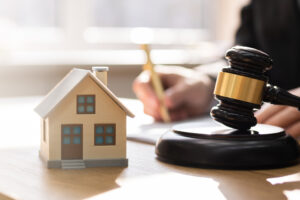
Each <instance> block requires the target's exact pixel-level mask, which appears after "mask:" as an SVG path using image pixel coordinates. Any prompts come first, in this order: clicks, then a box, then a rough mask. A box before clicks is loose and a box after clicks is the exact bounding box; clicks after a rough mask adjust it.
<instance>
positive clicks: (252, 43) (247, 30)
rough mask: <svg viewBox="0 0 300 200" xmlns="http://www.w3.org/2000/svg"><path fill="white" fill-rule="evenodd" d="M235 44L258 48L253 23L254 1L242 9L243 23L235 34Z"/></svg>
mask: <svg viewBox="0 0 300 200" xmlns="http://www.w3.org/2000/svg"><path fill="white" fill-rule="evenodd" d="M235 44H237V45H243V46H249V47H253V48H257V42H256V39H255V33H254V24H253V3H252V2H251V3H250V4H249V5H247V6H245V7H244V8H243V9H242V11H241V24H240V27H239V28H238V30H237V32H236V35H235Z"/></svg>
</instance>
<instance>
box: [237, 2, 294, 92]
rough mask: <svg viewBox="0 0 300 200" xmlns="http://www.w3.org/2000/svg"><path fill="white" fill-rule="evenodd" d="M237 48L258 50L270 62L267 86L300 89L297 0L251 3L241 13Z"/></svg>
mask: <svg viewBox="0 0 300 200" xmlns="http://www.w3.org/2000/svg"><path fill="white" fill-rule="evenodd" d="M241 15H242V16H241V26H240V28H239V29H238V31H237V34H236V44H239V45H243V46H249V47H253V48H257V49H260V50H262V51H264V52H266V53H268V54H269V55H270V56H271V57H272V59H273V61H274V64H273V68H272V69H271V71H270V72H269V77H270V81H269V82H270V83H271V84H274V85H277V86H280V87H282V88H284V89H291V88H296V87H299V86H300V6H299V5H298V2H297V0H253V1H252V2H251V3H250V4H249V5H248V6H246V7H244V8H243V10H242V13H241Z"/></svg>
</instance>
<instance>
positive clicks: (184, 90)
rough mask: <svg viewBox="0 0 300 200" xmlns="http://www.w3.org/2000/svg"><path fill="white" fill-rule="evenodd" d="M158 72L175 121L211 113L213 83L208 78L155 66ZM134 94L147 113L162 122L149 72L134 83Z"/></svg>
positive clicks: (167, 104)
mask: <svg viewBox="0 0 300 200" xmlns="http://www.w3.org/2000/svg"><path fill="white" fill-rule="evenodd" d="M155 70H156V72H157V73H158V75H159V77H160V79H161V81H162V84H163V87H164V89H165V99H164V100H165V103H166V106H167V108H168V110H169V114H170V118H171V120H172V121H178V120H183V119H186V118H188V117H193V116H196V115H201V114H204V113H206V112H207V111H208V110H209V109H210V107H209V105H210V102H211V100H212V97H213V88H214V83H213V81H212V80H211V79H210V78H209V77H208V76H207V75H205V74H203V73H201V72H198V71H196V70H192V69H187V68H183V67H177V66H156V67H155ZM133 90H134V92H135V93H136V95H137V97H138V98H139V99H140V100H141V101H142V103H143V104H144V112H145V113H146V114H148V115H151V116H152V117H154V118H155V120H157V121H162V117H161V114H160V109H159V108H160V105H159V100H158V98H157V96H156V94H155V92H154V90H153V88H152V83H151V77H150V73H149V72H148V71H144V72H142V73H141V74H140V75H139V76H138V77H137V78H136V79H135V81H134V83H133Z"/></svg>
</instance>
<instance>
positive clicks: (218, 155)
mask: <svg viewBox="0 0 300 200" xmlns="http://www.w3.org/2000/svg"><path fill="white" fill-rule="evenodd" d="M156 154H157V158H158V159H159V160H161V161H164V162H168V163H172V164H178V165H185V166H193V167H201V168H216V169H266V168H279V167H285V166H289V165H293V164H296V163H298V162H299V145H298V143H297V141H296V140H295V139H293V138H292V137H291V136H289V135H288V134H286V133H285V132H284V130H283V129H281V128H279V127H276V126H270V125H262V124H258V125H256V126H255V127H253V128H252V129H251V130H247V131H238V130H235V129H230V128H227V127H223V126H220V125H216V126H214V127H201V126H199V125H198V124H197V123H185V124H180V125H177V126H174V127H173V128H172V129H171V130H170V131H168V132H166V133H165V134H164V135H162V136H161V138H160V139H159V140H158V141H157V144H156Z"/></svg>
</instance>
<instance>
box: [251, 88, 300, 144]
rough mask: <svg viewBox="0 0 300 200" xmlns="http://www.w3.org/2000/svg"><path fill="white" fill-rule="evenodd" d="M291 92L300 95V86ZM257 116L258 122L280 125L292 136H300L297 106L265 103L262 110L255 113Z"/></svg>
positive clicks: (299, 113) (299, 114)
mask: <svg viewBox="0 0 300 200" xmlns="http://www.w3.org/2000/svg"><path fill="white" fill-rule="evenodd" d="M289 92H291V93H292V94H294V95H297V96H300V87H299V88H296V89H293V90H290V91H289ZM255 117H256V118H257V122H258V123H261V124H270V125H274V126H279V127H282V128H284V129H285V130H286V132H287V133H288V134H290V135H291V136H293V137H295V138H297V137H300V111H299V110H298V109H297V108H294V107H290V106H282V105H272V104H265V105H264V106H263V107H262V109H261V110H259V111H257V112H256V113H255Z"/></svg>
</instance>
